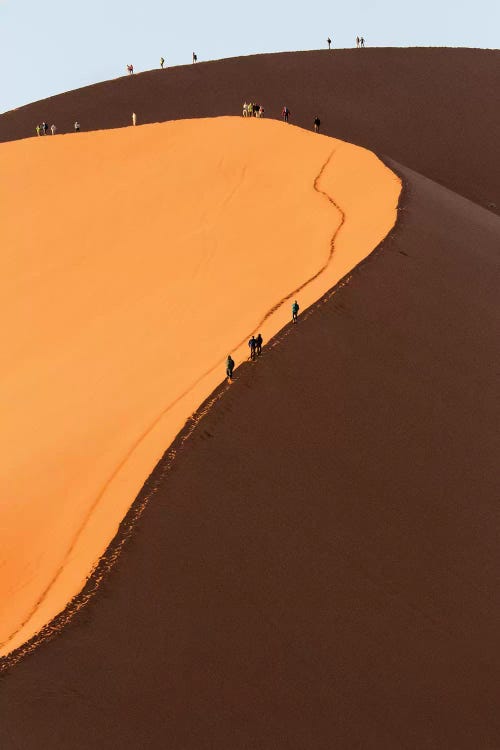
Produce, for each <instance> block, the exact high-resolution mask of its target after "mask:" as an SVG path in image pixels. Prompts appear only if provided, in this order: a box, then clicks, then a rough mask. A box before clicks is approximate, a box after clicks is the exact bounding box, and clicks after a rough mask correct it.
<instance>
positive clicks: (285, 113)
mask: <svg viewBox="0 0 500 750" xmlns="http://www.w3.org/2000/svg"><path fill="white" fill-rule="evenodd" d="M281 116H282V118H283V122H288V118H289V117H290V110H289V109H288V107H287V106H286V105H285V106H284V107H283V109H282V110H281Z"/></svg>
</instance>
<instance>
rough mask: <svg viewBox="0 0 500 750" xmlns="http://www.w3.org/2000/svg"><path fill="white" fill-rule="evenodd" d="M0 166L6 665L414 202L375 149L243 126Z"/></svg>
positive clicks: (55, 148)
mask: <svg viewBox="0 0 500 750" xmlns="http://www.w3.org/2000/svg"><path fill="white" fill-rule="evenodd" d="M0 169H1V171H2V175H3V176H4V179H3V180H2V185H1V188H0V190H1V192H0V205H1V206H2V222H1V229H0V232H1V239H2V247H3V248H4V250H3V253H2V273H1V274H0V280H1V281H0V283H1V285H2V289H1V294H0V300H1V305H2V316H3V319H4V320H8V321H9V326H8V330H7V331H6V332H5V343H4V346H3V347H2V352H3V358H4V359H3V363H2V368H1V374H0V389H1V394H2V402H3V404H4V409H3V412H4V413H3V420H2V423H3V441H4V445H5V448H4V452H3V453H4V455H3V462H2V487H3V492H2V524H1V528H0V549H1V550H2V552H1V559H0V571H1V572H0V601H1V602H2V603H3V606H2V610H3V611H2V612H1V615H0V628H1V630H0V642H2V644H3V645H2V649H1V651H0V654H6V653H9V652H10V651H12V650H13V649H15V648H17V647H18V646H20V645H21V644H22V643H24V642H25V641H26V640H28V639H29V638H30V637H31V636H32V635H34V634H35V633H36V632H37V631H39V630H40V628H41V627H43V625H44V624H46V623H47V622H48V621H49V620H50V619H51V618H52V617H54V616H55V615H56V614H57V613H58V612H59V611H61V610H62V609H63V608H64V606H65V605H66V603H67V602H68V601H69V600H70V599H71V598H72V596H74V595H75V594H76V593H77V592H78V591H79V590H80V589H81V587H82V585H83V583H84V581H85V579H86V577H87V576H88V575H89V573H90V571H91V570H92V567H93V566H94V565H95V563H96V561H97V560H98V558H99V557H100V555H101V554H102V553H103V551H104V550H105V548H106V546H107V545H108V543H109V541H110V540H111V539H112V537H113V536H114V534H115V533H116V530H117V527H118V524H119V522H120V520H121V518H122V517H123V515H124V514H125V512H126V511H127V509H128V507H129V506H130V504H131V502H132V501H133V499H134V497H135V496H136V494H137V492H138V491H139V489H140V487H141V486H142V484H143V482H144V480H145V478H146V477H147V475H148V474H149V473H150V471H151V470H152V468H153V466H154V465H155V463H156V462H157V460H158V459H159V458H160V456H161V455H162V453H163V452H164V450H165V448H166V447H167V446H168V445H169V443H170V442H171V441H172V439H173V438H174V436H175V435H176V433H177V432H178V430H179V429H180V428H181V426H182V424H183V423H184V422H185V420H186V419H187V418H188V417H189V415H190V414H191V413H192V412H193V410H194V409H195V408H196V407H197V406H198V405H199V404H200V403H201V402H202V401H203V400H204V398H206V396H207V395H208V394H209V393H210V392H211V391H212V390H213V388H214V387H215V386H216V385H217V384H218V383H219V382H220V381H221V379H222V377H223V373H224V364H223V363H224V360H225V357H226V355H227V353H228V352H232V354H233V357H234V358H235V360H236V363H237V364H238V362H240V361H241V360H242V359H244V358H245V357H246V356H247V346H246V339H247V338H248V336H249V335H250V334H251V333H252V332H257V331H261V332H262V334H263V336H264V340H265V341H266V340H268V339H269V338H270V337H271V336H272V335H273V334H274V333H276V332H277V331H278V330H279V329H280V328H281V327H282V326H283V325H285V324H286V323H287V322H288V320H289V318H290V300H291V298H292V297H293V296H294V295H295V294H296V293H297V294H298V299H299V302H300V304H301V309H302V310H303V309H305V308H306V307H307V306H308V305H310V304H312V303H313V302H314V301H315V300H317V299H318V298H319V297H320V296H321V294H323V293H324V292H325V291H327V290H328V289H329V288H331V287H332V286H333V285H334V284H335V283H336V282H337V281H338V280H339V279H340V278H341V277H342V276H344V275H345V274H346V273H347V272H348V271H349V270H350V269H351V268H353V267H354V266H355V265H356V264H357V263H358V262H360V261H361V260H362V259H363V258H365V257H366V256H367V255H368V254H369V253H370V252H371V251H372V250H373V249H374V248H375V247H376V246H377V245H378V243H379V242H380V241H381V240H382V239H383V238H384V237H385V236H386V235H387V233H388V232H389V230H390V229H391V228H392V226H393V225H394V223H395V221H396V206H397V202H398V198H399V193H400V189H401V186H400V181H399V179H398V178H397V177H396V176H395V175H394V173H392V172H391V171H390V170H389V169H388V168H386V167H385V166H384V165H383V164H382V163H381V162H380V161H379V160H378V159H377V158H376V157H375V155H374V154H372V153H371V152H369V151H366V150H364V149H361V148H359V147H355V146H352V145H350V144H347V143H344V142H341V141H338V140H335V139H331V138H326V137H323V136H317V135H315V134H312V133H308V132H304V131H301V130H299V129H297V128H294V127H292V126H285V125H283V124H282V123H279V122H275V121H257V120H252V121H244V120H242V119H239V118H217V119H213V120H200V121H177V122H172V123H163V124H156V125H148V126H143V127H139V128H127V129H122V130H118V131H101V132H94V133H88V134H87V133H80V134H78V135H67V136H60V137H56V138H44V139H31V140H28V141H21V142H13V143H8V144H4V145H2V147H1V148H0ZM297 290H300V291H297Z"/></svg>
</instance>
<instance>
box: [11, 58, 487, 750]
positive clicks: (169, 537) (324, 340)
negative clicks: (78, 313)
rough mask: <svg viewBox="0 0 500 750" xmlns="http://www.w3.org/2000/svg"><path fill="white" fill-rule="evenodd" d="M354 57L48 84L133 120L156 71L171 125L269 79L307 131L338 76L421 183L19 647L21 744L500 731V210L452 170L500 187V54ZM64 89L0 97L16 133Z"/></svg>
mask: <svg viewBox="0 0 500 750" xmlns="http://www.w3.org/2000/svg"><path fill="white" fill-rule="evenodd" d="M357 52H358V51H352V52H351V51H346V52H345V53H344V52H339V53H338V54H337V53H335V57H333V53H332V56H331V57H329V58H326V56H325V55H326V53H324V52H317V53H303V54H302V53H301V54H299V55H297V54H290V55H275V56H259V57H256V58H249V59H245V60H233V61H221V62H220V63H219V62H218V63H208V64H206V65H199V66H190V68H189V69H188V68H187V67H186V68H184V69H179V70H177V71H158V72H156V71H155V72H152V73H146V74H143V75H140V76H137V77H134V78H133V79H132V78H130V79H119V80H118V81H116V82H114V83H109V84H102V86H103V87H104V88H103V89H101V88H100V86H101V85H98V86H96V87H92V88H89V89H85V90H82V91H80V92H70V94H68V95H62V96H61V97H56V98H54V99H52V100H48V102H49V103H50V104H51V105H52V103H53V104H54V106H56V105H57V107H60V109H58V110H57V112H61V114H64V113H66V114H65V116H67V117H68V121H69V123H70V124H71V122H73V121H74V119H75V115H74V114H73V109H74V108H73V105H77V104H81V106H82V107H83V104H84V103H85V106H86V109H85V111H86V113H87V115H88V119H89V123H90V122H91V123H93V124H92V127H94V128H98V127H115V126H119V125H122V124H125V123H126V122H127V120H128V117H129V112H130V111H131V106H132V100H133V101H137V98H136V97H137V96H140V95H141V94H140V91H141V85H140V81H144V85H145V87H146V89H147V91H146V92H145V93H144V95H143V99H141V101H142V102H143V105H144V108H146V107H150V109H149V110H147V111H148V112H149V114H150V116H151V117H152V119H156V120H161V119H167V118H172V119H174V118H181V117H184V116H192V117H194V116H197V115H201V114H209V115H210V114H220V109H221V108H220V106H219V105H220V103H221V102H223V101H226V106H227V108H228V109H227V112H232V111H233V108H234V107H239V106H240V103H241V100H242V99H243V98H245V97H249V98H255V99H257V100H258V99H260V98H261V97H260V96H259V92H262V91H263V90H264V89H263V88H262V87H263V86H264V85H265V86H268V88H267V89H265V90H266V91H269V92H271V91H273V90H274V91H275V92H276V94H277V95H276V102H275V101H274V100H273V102H272V103H271V104H269V102H268V101H264V100H263V102H262V103H263V104H264V105H265V106H266V112H267V113H268V114H269V112H270V111H271V110H272V108H274V106H275V103H276V105H277V106H278V107H279V108H281V106H282V105H283V103H284V102H283V101H282V98H283V97H282V92H283V90H284V89H286V90H287V91H288V92H290V94H291V95H295V96H296V97H298V101H299V104H301V103H304V104H307V105H308V106H304V108H303V109H301V108H299V110H298V111H297V108H296V107H295V106H292V100H291V99H288V96H287V99H288V106H289V107H290V109H292V112H293V115H294V117H297V120H296V122H297V121H298V119H299V118H301V121H302V124H304V125H305V126H307V127H309V126H310V115H311V112H310V111H309V110H310V109H313V108H315V99H314V97H315V96H316V92H319V93H320V94H321V97H320V99H318V100H316V101H318V103H319V102H320V101H321V102H324V103H325V105H326V104H327V103H328V109H327V110H326V109H325V110H324V111H326V112H327V117H323V116H322V112H321V111H320V112H319V114H320V116H321V117H322V121H323V123H324V127H325V131H327V129H328V128H330V127H331V123H333V122H335V128H336V129H337V128H338V132H336V129H332V130H331V131H328V132H331V133H332V134H336V135H338V136H340V135H341V134H342V135H343V137H344V138H346V139H347V140H353V141H356V137H355V135H356V133H357V134H359V136H360V139H359V142H360V143H366V145H370V143H371V144H374V147H375V148H378V149H379V152H381V153H384V152H385V153H386V154H392V155H393V156H394V157H397V158H398V161H399V163H397V162H393V161H390V160H389V161H388V162H387V163H388V166H389V167H390V168H392V169H393V170H395V171H396V172H397V173H398V174H399V175H400V177H401V178H402V179H403V182H404V193H403V200H402V203H401V204H400V206H399V209H400V210H399V211H398V222H397V224H396V227H395V229H394V230H393V231H392V232H391V234H390V235H389V236H388V238H387V239H386V240H385V241H384V242H383V243H382V245H381V246H380V247H379V249H377V250H376V251H375V252H374V253H372V254H371V255H370V256H369V258H368V259H367V260H365V261H364V262H363V263H361V264H359V265H358V266H357V267H356V268H355V269H354V270H353V271H352V273H350V274H349V276H348V278H347V279H344V280H343V281H342V282H340V283H339V284H338V285H336V286H335V287H333V288H332V289H331V290H330V291H329V292H328V293H327V294H326V295H325V296H324V297H323V298H322V299H321V300H320V301H319V302H318V303H317V304H315V305H313V306H312V307H311V308H310V310H308V311H307V313H306V315H304V316H303V317H302V319H301V320H300V321H299V325H297V326H291V325H288V326H286V327H285V328H284V329H282V330H281V331H280V332H279V334H278V335H277V336H275V337H274V338H273V339H272V341H271V342H269V345H268V346H266V347H265V349H264V353H263V356H262V358H261V360H260V361H259V362H258V363H257V365H256V366H253V365H251V364H244V365H242V366H241V367H240V368H239V370H238V373H237V375H238V377H237V380H236V381H235V383H233V384H232V385H231V387H230V388H228V387H227V386H226V385H220V386H219V387H217V388H216V389H215V390H214V391H213V392H212V393H211V394H210V396H209V399H208V400H207V401H206V402H205V403H204V404H203V405H202V406H201V407H200V409H199V410H198V412H197V414H196V415H195V419H193V420H189V421H188V424H187V425H186V427H185V428H184V429H183V430H182V432H181V434H180V435H179V436H178V438H177V439H176V440H175V441H174V443H173V445H171V446H170V448H168V450H167V453H166V454H165V456H164V457H163V459H162V460H161V461H160V463H159V464H158V466H157V468H156V469H155V471H154V472H153V474H152V476H151V477H150V478H149V479H148V481H147V482H146V484H145V486H144V487H143V488H142V490H141V492H140V494H139V497H138V499H137V501H136V502H135V503H134V505H133V507H132V509H131V511H130V512H129V514H128V515H127V518H126V519H125V521H124V523H123V524H122V525H121V528H120V534H119V536H118V537H117V539H116V546H115V547H111V548H109V549H108V552H107V553H106V555H105V556H104V557H103V558H102V559H101V563H100V568H99V570H101V571H102V572H104V573H105V572H106V568H107V565H108V564H109V565H112V568H111V571H110V572H109V574H108V575H106V576H105V578H104V580H103V581H102V583H101V586H100V588H99V590H98V593H97V595H95V596H93V597H92V598H91V599H90V601H89V603H88V605H87V606H86V607H84V608H82V609H80V610H79V611H77V613H76V614H75V616H74V617H73V619H72V620H71V621H70V622H69V623H68V624H67V625H66V627H64V628H62V629H61V630H60V631H59V628H60V627H61V625H62V624H63V623H64V617H61V618H56V621H55V623H54V628H55V630H56V631H58V632H57V637H55V638H53V639H52V640H45V641H44V642H43V643H41V645H40V646H39V647H38V648H36V649H35V650H34V651H32V652H31V653H28V654H27V655H26V656H24V658H22V659H20V660H19V661H17V662H15V660H9V659H8V658H6V659H4V660H3V661H2V662H1V666H2V667H4V668H5V669H4V672H3V674H2V679H1V681H0V716H1V721H0V746H1V747H2V748H4V747H5V748H7V750H19V748H23V750H25V749H26V750H41V749H42V748H47V747H50V748H54V749H55V750H58V749H59V748H60V749H61V750H67V748H75V749H76V750H80V748H81V749H82V750H83V749H84V748H85V750H87V748H89V747H96V748H103V749H104V750H107V749H108V748H109V750H112V749H113V750H114V749H115V748H116V747H120V748H130V750H135V748H137V747H147V748H158V750H160V748H162V749H163V748H165V747H168V748H169V749H170V748H171V749H173V750H190V749H191V748H192V749H193V750H200V748H201V749H205V748H206V749H207V750H208V749H209V748H210V749H212V748H218V749H219V748H220V749H221V750H222V749H224V750H226V749H227V750H240V748H241V750H243V749H244V748H245V750H246V749H247V748H259V749H261V748H262V749H264V748H265V749H266V750H267V749H268V748H269V750H275V749H276V748H287V750H288V749H289V748H292V749H294V750H295V749H296V750H304V748H321V749H323V748H324V749H325V750H331V748H342V750H354V749H355V748H356V750H359V748H363V750H365V748H368V749H369V750H371V749H373V750H380V748H387V749H390V750H402V749H403V750H414V749H415V748H427V749H428V750H443V748H454V749H458V750H477V749H478V748H481V749H482V748H488V749H489V750H490V749H492V748H497V747H500V720H499V713H498V684H499V683H500V658H499V653H500V649H499V647H498V646H499V637H498V622H499V621H500V600H499V596H498V569H499V565H500V543H499V542H500V540H499V534H498V528H499V509H498V497H499V496H500V487H499V479H498V455H499V453H500V445H499V435H498V424H499V417H500V414H499V399H498V387H497V380H498V375H497V374H498V372H499V371H500V361H499V357H500V354H499V348H498V340H499V333H500V321H499V309H498V287H499V282H500V269H499V255H498V248H499V246H500V219H499V218H498V217H497V216H495V215H494V213H492V212H491V211H487V210H485V209H484V208H481V207H480V206H479V205H475V204H474V203H472V202H471V201H469V200H465V199H464V198H462V197H460V196H459V195H457V194H456V193H454V192H452V191H450V190H448V189H445V188H443V187H442V186H443V185H444V186H447V187H448V188H452V189H453V190H455V191H458V192H459V193H462V194H463V195H466V196H468V197H469V198H472V199H473V200H475V201H477V203H479V204H481V206H485V205H486V203H487V202H488V196H490V195H492V194H494V193H493V191H496V194H497V195H498V152H497V149H496V143H497V142H498V120H497V118H496V104H495V95H493V96H492V91H493V89H492V84H493V83H494V82H495V81H497V80H498V52H487V51H480V50H373V51H372V50H363V51H361V52H362V54H364V53H365V52H367V53H369V55H371V57H364V58H361V57H352V55H354V54H356V53H357ZM326 59H328V61H329V62H328V65H329V66H330V68H329V70H330V73H329V75H328V76H326V80H325V81H323V80H322V78H321V76H320V75H318V70H320V69H321V68H319V67H318V66H320V65H321V66H323V62H324V61H325V60H326ZM375 60H378V61H379V64H375V63H374V61H375ZM232 66H234V67H235V68H236V70H234V71H233V72H231V68H232ZM252 66H253V67H252ZM336 66H338V67H336ZM259 70H265V72H266V76H264V77H262V76H261V78H260V79H259V84H260V87H259V91H255V90H254V89H253V88H252V85H251V84H252V82H253V81H255V80H257V77H258V71H259ZM163 73H165V75H169V74H170V73H172V78H171V81H170V82H171V84H172V87H171V88H170V89H169V88H168V86H169V85H170V84H168V85H167V83H166V82H165V81H166V79H163V78H160V76H161V75H162V74H163ZM334 73H335V75H334ZM360 73H362V75H359V74H360ZM176 76H179V78H176ZM264 79H265V80H264ZM176 81H178V83H176ZM230 81H232V82H233V83H232V85H234V87H235V88H234V90H233V91H232V92H231V90H230V89H229V88H228V86H229V82H230ZM245 81H246V82H247V85H245ZM365 81H366V84H367V88H366V91H365V90H364V89H365ZM127 84H131V86H130V87H129V88H128V89H127V88H125V86H126V85H127ZM368 84H370V85H371V90H370V89H369V87H368ZM243 88H245V89H247V90H245V91H242V89H243ZM330 90H333V91H334V92H335V98H334V97H333V96H332V97H330V95H329V94H328V91H330ZM101 91H104V92H105V94H106V97H105V99H104V98H103V99H101V98H100V92H101ZM127 92H129V93H130V92H132V93H133V96H132V97H131V98H129V97H128V94H127ZM176 92H177V93H176ZM294 92H295V93H294ZM181 93H182V96H181ZM168 94H170V95H168ZM93 102H95V104H96V106H95V108H94V106H93ZM174 103H175V106H174ZM66 105H68V108H67V110H66V109H65V107H66ZM309 105H311V106H309ZM361 105H363V106H361ZM388 105H390V106H389V107H388ZM360 108H361V109H362V110H363V111H362V113H361V114H358V113H359V111H360ZM494 108H495V109H494ZM44 109H45V105H42V107H40V106H39V104H35V105H30V106H29V107H27V108H23V109H20V110H18V111H17V112H16V113H9V114H8V115H4V116H1V117H0V137H4V136H5V137H6V136H7V135H8V136H9V138H22V137H25V136H26V135H29V133H30V130H29V128H30V127H31V125H30V123H31V121H34V122H36V121H37V120H40V119H44V118H45V112H44ZM104 110H106V112H107V113H109V120H108V123H107V124H106V125H104V124H99V121H102V119H104V117H105V116H106V117H108V114H106V115H105V114H104ZM54 111H55V110H51V111H49V113H48V114H47V118H50V117H51V112H54ZM145 111H146V110H145ZM57 112H56V114H57ZM388 112H392V115H393V117H392V118H391V117H388V115H387V113H388ZM312 116H314V115H312ZM54 119H55V118H54ZM82 119H83V118H82ZM7 125H8V127H9V128H10V130H9V133H7V131H6V127H7ZM344 128H345V129H344ZM342 131H343V132H342ZM347 131H348V132H347ZM349 134H350V135H349ZM490 136H491V137H490ZM361 137H362V138H363V139H366V140H361ZM376 144H378V146H377V145H376ZM404 163H406V164H408V165H410V166H413V167H414V168H415V169H417V170H418V171H420V172H421V173H425V174H426V175H427V177H428V176H432V177H433V180H434V181H431V180H430V179H428V178H427V177H426V176H424V175H423V174H418V173H416V172H414V171H412V170H411V169H409V168H408V167H407V166H403V164H404ZM324 176H325V177H326V174H325V175H324ZM437 183H440V184H437ZM320 184H323V182H322V181H321V182H320ZM325 200H326V199H325ZM492 210H494V209H492ZM332 216H334V213H332ZM334 224H335V219H334ZM341 236H342V232H341V233H340V235H338V237H337V240H338V239H340V237H341ZM31 440H32V436H31V435H30V436H26V443H27V445H28V446H29V445H30V441H31ZM164 447H165V449H167V446H166V445H165V446H164ZM127 538H128V541H126V543H125V546H124V547H123V552H122V554H121V555H120V556H119V558H118V559H117V560H115V557H114V555H115V552H116V549H119V541H118V539H122V540H123V539H127ZM113 563H114V565H113ZM92 580H94V579H92ZM91 584H92V581H91V582H89V584H88V585H87V586H86V588H85V591H84V593H85V592H89V593H91V592H92V586H91Z"/></svg>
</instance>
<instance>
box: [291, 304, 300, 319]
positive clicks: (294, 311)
mask: <svg viewBox="0 0 500 750" xmlns="http://www.w3.org/2000/svg"><path fill="white" fill-rule="evenodd" d="M299 310H300V308H299V303H298V302H297V300H295V302H294V303H293V305H292V323H296V322H297V315H298V314H299Z"/></svg>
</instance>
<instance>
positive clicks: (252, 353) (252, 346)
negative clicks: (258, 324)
mask: <svg viewBox="0 0 500 750" xmlns="http://www.w3.org/2000/svg"><path fill="white" fill-rule="evenodd" d="M248 346H249V347H250V359H255V348H256V346H257V341H256V339H255V336H252V338H251V339H250V341H249V342H248Z"/></svg>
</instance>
